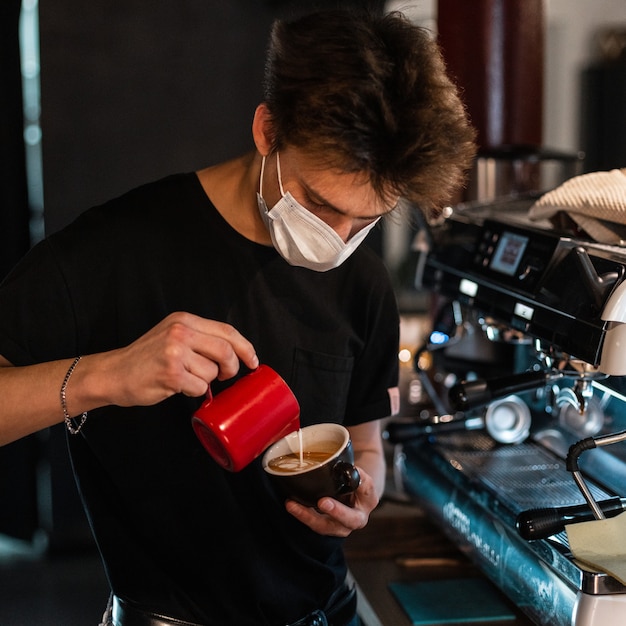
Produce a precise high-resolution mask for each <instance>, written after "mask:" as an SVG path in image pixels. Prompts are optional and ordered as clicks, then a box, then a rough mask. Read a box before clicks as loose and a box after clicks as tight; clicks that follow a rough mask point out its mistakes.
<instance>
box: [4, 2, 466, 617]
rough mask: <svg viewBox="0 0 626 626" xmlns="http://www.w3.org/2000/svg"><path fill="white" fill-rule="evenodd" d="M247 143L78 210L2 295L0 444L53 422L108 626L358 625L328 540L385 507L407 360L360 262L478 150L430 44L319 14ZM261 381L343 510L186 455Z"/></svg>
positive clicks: (271, 87)
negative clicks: (196, 422)
mask: <svg viewBox="0 0 626 626" xmlns="http://www.w3.org/2000/svg"><path fill="white" fill-rule="evenodd" d="M252 135H253V138H254V143H255V147H256V149H255V150H254V151H253V152H252V153H250V154H246V155H244V156H242V157H241V158H238V159H235V160H233V161H230V162H227V163H221V164H218V165H215V166H212V167H208V168H207V169H204V170H202V171H199V172H197V173H187V174H179V175H174V176H170V177H168V178H165V179H163V180H160V181H157V182H154V183H151V184H148V185H146V186H143V187H141V188H139V189H136V190H133V191H131V192H129V193H127V194H125V195H124V196H122V197H120V198H118V199H115V200H113V201H111V202H109V203H107V204H105V205H103V206H101V207H96V208H94V209H91V210H89V211H87V212H85V213H84V214H83V215H82V216H81V217H79V218H78V219H77V220H76V221H75V222H74V223H73V224H71V225H70V226H69V227H68V228H66V229H65V230H63V231H62V232H60V233H57V234H55V235H53V236H51V237H50V238H49V239H47V240H46V241H44V242H42V243H41V244H40V245H38V246H36V247H35V248H34V249H33V250H32V251H31V253H30V254H29V255H28V256H27V257H26V258H25V259H24V261H23V262H22V263H21V264H20V265H19V266H18V267H17V268H16V269H15V271H14V272H13V273H12V274H11V275H10V276H9V277H8V278H7V279H6V280H5V281H4V283H3V285H2V287H1V289H0V355H2V356H1V357H0V364H1V365H2V367H0V395H1V397H2V399H3V400H2V403H1V404H0V438H1V441H2V443H7V442H9V441H12V440H15V439H17V438H19V437H22V436H24V435H27V434H29V433H32V432H35V431H37V430H39V429H42V428H45V427H47V426H50V425H52V424H55V423H59V422H62V421H65V422H66V425H67V428H68V431H69V434H68V440H69V449H70V454H71V457H72V463H73V466H74V470H75V475H76V479H77V482H78V486H79V489H80V492H81V496H82V498H83V501H84V504H85V509H86V511H87V514H88V516H89V520H90V523H91V525H92V529H93V533H94V536H95V539H96V541H97V544H98V547H99V549H100V552H101V554H102V558H103V563H104V566H105V569H106V572H107V576H108V578H109V581H110V583H111V589H112V593H113V610H112V615H111V614H110V612H109V614H108V616H107V618H106V622H107V623H113V624H116V625H117V626H133V625H134V624H154V625H156V624H203V625H208V626H213V625H215V626H218V625H219V626H224V625H227V624H228V625H236V626H246V625H255V626H258V625H262V624H267V625H278V624H280V625H284V624H313V623H320V624H323V623H326V622H324V621H323V620H327V622H328V623H330V624H334V625H335V626H344V625H347V624H354V623H357V622H356V620H357V618H356V617H355V602H354V595H353V593H351V592H350V590H349V589H347V588H346V586H345V582H344V581H345V576H346V565H345V562H344V558H343V554H342V541H343V538H344V537H346V536H347V535H348V534H349V533H351V532H352V531H353V530H356V529H358V528H361V527H363V526H364V525H365V524H366V523H367V520H368V517H369V514H370V512H371V511H372V510H373V509H374V508H375V507H376V505H377V503H378V501H379V498H380V497H381V495H382V491H383V484H384V469H385V468H384V459H383V454H382V445H381V438H380V428H379V420H380V419H381V418H384V417H386V416H388V415H390V414H391V413H392V408H393V402H392V398H393V394H394V392H393V389H394V387H395V386H396V377H397V349H398V313H397V309H396V305H395V298H394V294H393V291H392V289H391V286H390V282H389V278H388V276H387V273H386V271H385V269H384V267H383V265H382V263H381V261H380V260H379V259H378V258H377V257H376V255H375V254H374V253H373V252H372V251H371V250H369V249H368V248H367V247H365V246H360V247H359V244H360V242H361V241H362V240H363V239H364V237H365V235H366V234H367V233H368V232H369V231H370V230H371V229H372V228H374V227H376V224H377V223H378V221H379V219H380V218H381V217H384V216H385V215H388V214H389V213H391V212H393V211H394V209H395V207H396V205H397V204H398V201H399V199H400V198H407V199H409V200H411V201H413V202H416V203H417V204H418V205H419V206H420V207H422V208H423V209H424V210H427V211H428V210H432V209H436V208H437V207H438V206H440V205H441V203H443V202H444V201H445V200H446V199H447V198H448V197H449V195H450V194H451V192H452V191H453V190H454V188H455V187H456V186H457V185H458V184H459V183H460V182H461V181H462V177H463V172H464V170H465V169H466V168H467V167H468V165H469V164H470V161H471V158H472V156H473V151H474V146H473V131H472V129H471V128H470V126H469V124H468V122H467V119H466V116H465V112H464V109H463V107H462V105H461V102H460V100H459V98H458V96H457V93H456V91H455V88H454V87H453V85H452V83H451V82H450V81H449V79H448V78H447V77H446V75H445V70H444V66H443V62H442V60H441V57H440V54H439V52H438V50H437V47H436V46H435V44H434V43H433V42H432V40H431V39H430V37H429V35H428V34H427V33H426V32H424V31H422V30H421V29H419V28H416V27H415V26H413V25H411V24H410V23H409V22H408V21H406V20H405V19H404V18H402V17H401V16H399V15H397V14H393V15H388V16H385V17H376V16H369V15H367V14H364V13H363V14H351V13H346V12H326V13H318V14H313V15H310V16H306V17H303V18H300V19H299V20H296V21H294V22H292V23H286V22H279V23H277V24H275V26H274V29H273V32H272V37H271V42H270V49H269V56H268V62H267V70H266V84H265V98H264V102H263V103H262V104H260V105H259V107H258V108H257V110H256V113H255V115H254V120H253V124H252ZM81 355H82V356H81ZM259 362H263V363H267V364H268V365H270V366H271V367H273V368H274V369H276V370H277V371H278V372H279V373H280V374H281V376H282V377H283V378H285V380H286V381H287V382H288V384H289V385H290V386H291V388H292V389H293V391H294V393H295V395H296V397H297V399H298V401H299V404H300V407H301V423H302V425H303V426H305V425H308V424H311V423H314V422H340V423H343V424H345V425H346V426H347V427H348V428H349V430H350V433H351V437H352V442H353V447H354V451H355V459H356V464H357V466H358V467H359V470H360V473H361V479H362V481H361V486H360V487H359V489H358V491H357V494H356V502H355V505H354V507H353V508H350V507H347V506H344V505H343V504H341V503H339V502H337V501H335V500H333V499H331V498H323V499H322V500H320V501H319V503H318V506H317V508H315V509H314V508H307V507H303V506H301V505H299V504H297V503H295V502H291V501H288V502H286V503H285V502H283V501H282V499H281V498H280V496H279V494H277V493H276V492H275V491H274V490H273V489H272V487H271V486H270V485H269V483H268V481H267V478H266V476H265V475H264V472H263V470H262V468H261V467H260V462H259V460H257V461H255V462H253V463H252V464H251V465H250V466H248V467H246V468H245V469H244V470H242V471H241V472H238V473H230V472H227V471H225V470H223V469H222V468H221V467H219V466H218V465H217V464H216V463H215V462H214V461H213V460H212V459H211V458H210V457H209V455H208V454H207V453H206V452H205V451H204V449H203V448H202V446H201V444H200V443H199V441H198V440H197V439H196V437H195V435H194V433H193V431H192V428H191V425H190V417H191V415H192V413H193V412H194V410H195V409H196V408H197V407H198V406H199V404H200V402H201V401H202V398H203V396H204V394H205V393H206V391H207V388H208V385H209V384H211V388H212V391H213V393H218V392H219V391H220V389H222V388H223V387H224V386H226V385H229V384H231V383H232V381H233V380H234V378H235V377H237V376H239V375H242V374H244V373H245V372H247V371H249V370H250V369H254V368H255V367H256V366H257V365H258V363H259ZM76 416H77V417H76ZM315 619H317V620H319V621H317V622H316V621H314V620H315Z"/></svg>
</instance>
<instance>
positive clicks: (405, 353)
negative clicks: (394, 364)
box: [398, 348, 412, 363]
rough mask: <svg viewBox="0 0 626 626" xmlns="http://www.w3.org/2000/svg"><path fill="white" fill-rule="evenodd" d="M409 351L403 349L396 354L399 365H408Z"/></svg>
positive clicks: (409, 359)
mask: <svg viewBox="0 0 626 626" xmlns="http://www.w3.org/2000/svg"><path fill="white" fill-rule="evenodd" d="M411 357H412V355H411V351H410V350H409V349H407V348H403V349H402V350H400V352H398V359H399V360H400V362H401V363H409V362H410V361H411Z"/></svg>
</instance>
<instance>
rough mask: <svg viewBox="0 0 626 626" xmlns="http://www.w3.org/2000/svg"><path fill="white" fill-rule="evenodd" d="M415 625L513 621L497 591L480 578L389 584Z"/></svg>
mask: <svg viewBox="0 0 626 626" xmlns="http://www.w3.org/2000/svg"><path fill="white" fill-rule="evenodd" d="M389 588H390V589H391V592H392V593H393V595H394V596H395V597H396V599H397V600H398V602H399V604H400V606H401V607H402V608H403V609H404V611H405V613H406V614H407V616H408V617H409V619H410V620H411V623H412V624H413V625H414V626H425V625H426V624H453V623H454V624H459V623H467V624H471V623H476V622H496V621H507V620H514V619H515V615H514V614H513V612H512V611H511V609H509V607H508V606H507V605H506V603H505V602H504V601H503V600H502V599H501V597H500V595H499V592H498V590H497V589H496V588H495V587H494V586H493V585H492V584H491V583H490V582H488V581H487V580H485V579H482V578H462V579H458V578H455V579H451V580H435V581H414V582H393V583H389Z"/></svg>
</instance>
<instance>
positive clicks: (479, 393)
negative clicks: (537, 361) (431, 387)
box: [448, 370, 558, 411]
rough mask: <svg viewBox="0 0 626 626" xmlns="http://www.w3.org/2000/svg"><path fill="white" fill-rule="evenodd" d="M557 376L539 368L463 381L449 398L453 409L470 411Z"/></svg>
mask: <svg viewBox="0 0 626 626" xmlns="http://www.w3.org/2000/svg"><path fill="white" fill-rule="evenodd" d="M555 377H558V376H555V374H554V373H553V372H546V371H544V370H539V371H530V372H522V373H520V374H512V375H510V376H502V377H500V378H492V379H489V380H485V379H477V380H471V381H463V382H460V383H457V384H456V385H454V386H453V387H451V388H450V391H449V392H448V399H449V401H450V407H451V409H452V410H453V411H469V410H471V409H476V408H478V407H481V406H484V405H485V404H488V403H489V402H491V401H492V400H495V399H497V398H504V397H506V396H509V395H514V394H518V393H520V392H522V391H528V390H530V389H536V388H538V387H541V386H542V385H545V384H546V383H547V382H548V381H549V380H551V379H552V378H555Z"/></svg>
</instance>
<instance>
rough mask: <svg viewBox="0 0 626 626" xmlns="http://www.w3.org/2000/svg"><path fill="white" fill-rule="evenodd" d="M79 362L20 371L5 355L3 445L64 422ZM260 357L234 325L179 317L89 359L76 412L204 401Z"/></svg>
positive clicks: (83, 364) (81, 367)
mask: <svg viewBox="0 0 626 626" xmlns="http://www.w3.org/2000/svg"><path fill="white" fill-rule="evenodd" d="M73 360H74V359H64V360H61V361H51V362H48V363H40V364H37V365H30V366H27V367H13V365H12V364H11V363H10V362H9V361H8V360H7V359H6V358H4V357H2V356H0V445H4V444H7V443H10V442H11V441H15V440H16V439H19V438H20V437H24V436H26V435H29V434H31V433H34V432H37V431H38V430H41V429H43V428H46V427H48V426H52V425H53V424H57V423H59V422H62V421H63V417H64V416H63V410H62V407H61V399H60V392H61V385H62V384H63V381H64V379H65V376H66V374H67V372H68V369H69V367H70V366H71V364H72V362H73ZM240 360H241V361H243V362H244V363H245V365H247V366H248V367H249V368H251V369H254V368H256V367H257V365H258V364H259V363H258V359H257V357H256V353H255V350H254V347H253V346H252V344H251V343H250V342H249V341H248V340H247V339H245V338H244V337H243V336H242V335H241V334H239V332H237V330H235V329H234V328H233V327H232V326H230V325H229V324H224V323H222V322H215V321H212V320H206V319H204V318H200V317H198V316H195V315H191V314H189V313H172V314H171V315H169V316H168V317H166V318H165V319H164V320H163V321H162V322H160V323H159V324H157V325H156V326H155V327H154V328H153V329H152V330H150V331H148V332H147V333H146V334H145V335H143V336H142V337H140V338H139V339H137V340H136V341H134V342H133V343H131V344H130V345H129V346H126V347H124V348H120V349H117V350H112V351H110V352H102V353H100V354H91V355H86V356H84V357H83V358H82V359H81V360H80V362H79V363H78V365H77V366H76V369H75V370H74V371H73V372H72V375H71V378H70V379H69V381H68V382H67V388H66V405H67V411H68V413H69V414H70V415H72V416H76V415H81V414H82V413H83V412H85V411H91V410H92V409H95V408H97V407H101V406H108V405H112V404H114V405H118V406H150V405H153V404H156V403H158V402H160V401H162V400H165V399H166V398H168V397H170V396H172V395H174V394H176V393H184V394H186V395H188V396H193V397H199V396H202V395H203V394H205V393H206V391H207V388H208V385H209V383H210V382H211V381H212V380H214V379H215V378H219V379H220V380H225V379H228V378H232V377H233V376H234V375H235V374H236V373H237V372H238V370H239V361H240Z"/></svg>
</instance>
